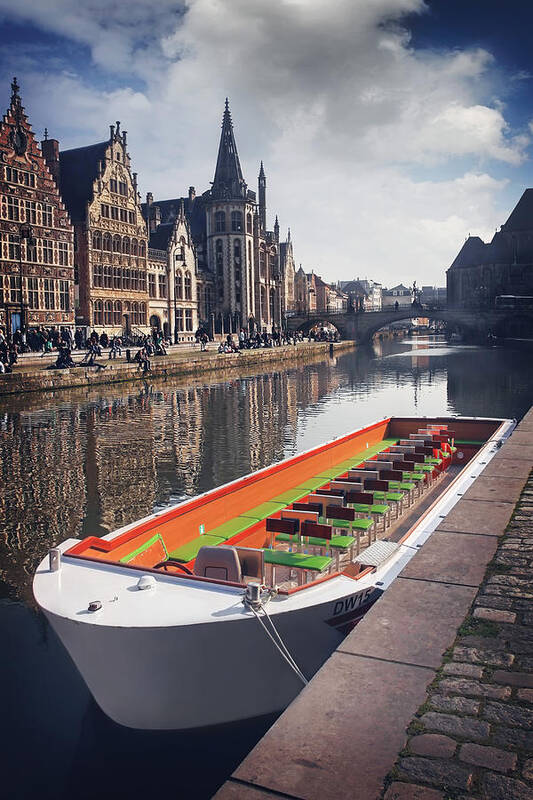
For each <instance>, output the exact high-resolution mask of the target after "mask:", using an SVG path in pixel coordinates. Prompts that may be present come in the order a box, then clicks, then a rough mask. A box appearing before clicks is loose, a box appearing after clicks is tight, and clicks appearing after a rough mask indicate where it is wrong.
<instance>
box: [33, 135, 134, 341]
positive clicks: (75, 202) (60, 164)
mask: <svg viewBox="0 0 533 800" xmlns="http://www.w3.org/2000/svg"><path fill="white" fill-rule="evenodd" d="M42 145H43V155H44V156H45V158H46V160H47V162H48V165H49V168H50V169H51V171H52V173H53V174H54V176H55V178H56V181H57V182H58V185H59V188H60V191H61V196H62V198H63V201H64V202H65V205H66V207H67V209H68V211H69V214H70V217H71V219H72V222H73V224H74V231H75V250H74V261H75V267H76V281H77V286H78V299H77V308H76V324H77V325H80V326H83V327H85V328H86V329H90V330H96V331H97V332H98V333H102V332H103V331H104V330H105V332H106V333H107V334H108V335H109V334H125V335H129V334H130V333H147V332H148V331H149V325H148V286H147V251H148V233H147V229H146V224H145V221H144V219H143V216H142V213H141V206H140V197H139V194H138V191H137V174H136V173H135V172H133V173H132V171H131V162H130V155H129V153H128V151H127V138H126V131H122V132H121V130H120V122H117V123H116V125H110V126H109V138H108V139H107V140H105V141H103V142H99V143H97V144H92V145H88V146H86V147H78V148H75V149H73V150H63V151H61V152H60V150H59V143H58V142H57V140H55V139H48V140H47V141H45V142H43V143H42Z"/></svg>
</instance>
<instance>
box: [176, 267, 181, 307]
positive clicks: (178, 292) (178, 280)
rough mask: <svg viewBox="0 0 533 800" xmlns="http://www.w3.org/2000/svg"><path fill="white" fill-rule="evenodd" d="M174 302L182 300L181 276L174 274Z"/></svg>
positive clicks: (179, 273) (177, 273)
mask: <svg viewBox="0 0 533 800" xmlns="http://www.w3.org/2000/svg"><path fill="white" fill-rule="evenodd" d="M176 300H183V275H182V274H181V272H179V271H178V272H176Z"/></svg>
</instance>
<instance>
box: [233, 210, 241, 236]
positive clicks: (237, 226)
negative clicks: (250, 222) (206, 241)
mask: <svg viewBox="0 0 533 800" xmlns="http://www.w3.org/2000/svg"><path fill="white" fill-rule="evenodd" d="M231 230H232V231H233V232H234V233H240V232H241V231H242V211H232V212H231Z"/></svg>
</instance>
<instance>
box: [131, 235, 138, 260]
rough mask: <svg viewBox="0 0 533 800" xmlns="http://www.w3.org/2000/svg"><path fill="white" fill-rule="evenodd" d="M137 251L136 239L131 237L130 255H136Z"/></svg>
mask: <svg viewBox="0 0 533 800" xmlns="http://www.w3.org/2000/svg"><path fill="white" fill-rule="evenodd" d="M138 251H139V248H138V245H137V239H132V240H131V254H132V256H136V255H137V253H138Z"/></svg>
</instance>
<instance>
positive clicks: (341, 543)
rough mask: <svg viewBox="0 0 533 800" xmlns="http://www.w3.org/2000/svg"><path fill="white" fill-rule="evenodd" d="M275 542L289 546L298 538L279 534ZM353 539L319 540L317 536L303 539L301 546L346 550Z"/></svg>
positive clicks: (296, 541) (335, 537)
mask: <svg viewBox="0 0 533 800" xmlns="http://www.w3.org/2000/svg"><path fill="white" fill-rule="evenodd" d="M276 541H277V542H289V543H291V544H296V543H298V536H297V535H296V534H294V535H293V534H289V533H279V534H278V535H277V536H276ZM354 542H355V538H354V537H353V536H334V537H333V538H332V539H320V538H318V537H317V536H306V537H304V539H303V544H304V545H305V544H309V545H311V546H312V547H330V546H331V547H338V548H339V549H341V550H347V549H348V548H349V547H351V546H352V545H353V543H354Z"/></svg>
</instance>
